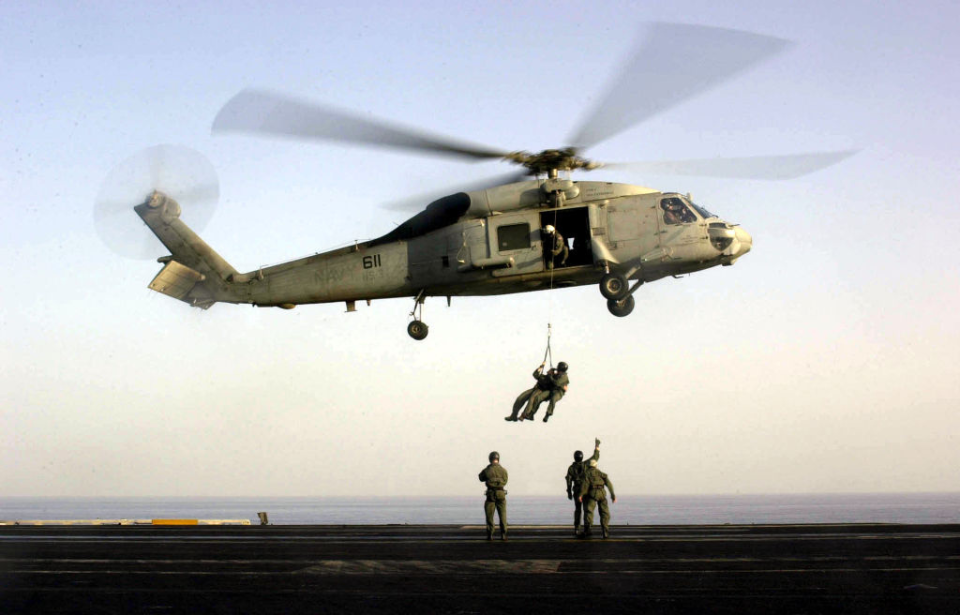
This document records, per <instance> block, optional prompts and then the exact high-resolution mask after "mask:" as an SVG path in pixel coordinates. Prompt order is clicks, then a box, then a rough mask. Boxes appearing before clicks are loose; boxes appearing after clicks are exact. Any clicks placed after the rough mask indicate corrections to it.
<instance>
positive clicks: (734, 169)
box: [603, 150, 859, 180]
mask: <svg viewBox="0 0 960 615" xmlns="http://www.w3.org/2000/svg"><path fill="white" fill-rule="evenodd" d="M858 151H859V150H842V151H836V152H811V153H807V154H790V155H786V156H749V157H745V158H702V159H698V160H659V161H652V162H621V163H613V164H605V165H603V168H605V169H625V170H629V171H639V172H641V173H647V174H650V175H699V176H703V177H727V178H737V179H770V180H777V179H794V178H797V177H802V176H804V175H807V174H809V173H813V172H814V171H819V170H820V169H825V168H827V167H829V166H833V165H835V164H837V163H838V162H840V161H841V160H845V159H847V158H849V157H850V156H853V155H854V154H856V153H857V152H858Z"/></svg>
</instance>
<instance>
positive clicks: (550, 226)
mask: <svg viewBox="0 0 960 615" xmlns="http://www.w3.org/2000/svg"><path fill="white" fill-rule="evenodd" d="M543 230H544V231H546V232H547V233H548V234H550V235H553V233H554V231H556V230H557V229H555V228H553V225H552V224H548V225H546V226H545V227H543Z"/></svg>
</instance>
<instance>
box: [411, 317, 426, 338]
mask: <svg viewBox="0 0 960 615" xmlns="http://www.w3.org/2000/svg"><path fill="white" fill-rule="evenodd" d="M407 333H409V334H410V337H412V338H413V339H415V340H418V341H419V340H422V339H424V338H426V337H427V333H430V327H428V326H427V325H426V324H425V323H423V322H421V321H419V320H413V321H411V322H410V324H409V325H407Z"/></svg>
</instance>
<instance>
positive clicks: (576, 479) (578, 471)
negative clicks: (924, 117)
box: [570, 461, 587, 485]
mask: <svg viewBox="0 0 960 615" xmlns="http://www.w3.org/2000/svg"><path fill="white" fill-rule="evenodd" d="M586 474H587V471H586V470H585V469H584V467H583V462H581V461H578V462H576V463H575V464H573V467H572V468H570V478H571V480H572V481H573V484H575V485H582V484H583V479H584V478H585V477H586Z"/></svg>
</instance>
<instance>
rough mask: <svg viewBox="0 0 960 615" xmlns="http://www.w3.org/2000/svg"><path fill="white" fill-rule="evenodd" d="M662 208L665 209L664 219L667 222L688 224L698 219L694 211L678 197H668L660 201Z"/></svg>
mask: <svg viewBox="0 0 960 615" xmlns="http://www.w3.org/2000/svg"><path fill="white" fill-rule="evenodd" d="M660 209H662V210H663V221H664V222H665V223H666V224H688V223H690V222H696V221H697V217H696V216H695V215H693V212H692V211H690V209H689V208H687V206H686V205H685V204H684V202H683V201H682V200H680V199H679V198H677V197H667V198H665V199H663V200H662V201H660Z"/></svg>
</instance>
